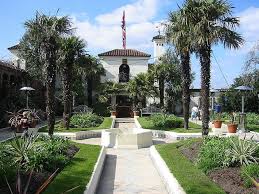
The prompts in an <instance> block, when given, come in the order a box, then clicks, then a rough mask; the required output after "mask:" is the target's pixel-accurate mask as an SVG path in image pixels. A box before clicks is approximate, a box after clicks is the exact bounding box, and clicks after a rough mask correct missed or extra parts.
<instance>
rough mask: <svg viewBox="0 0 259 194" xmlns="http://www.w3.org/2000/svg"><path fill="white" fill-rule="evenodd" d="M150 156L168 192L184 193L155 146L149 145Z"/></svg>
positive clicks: (170, 193)
mask: <svg viewBox="0 0 259 194" xmlns="http://www.w3.org/2000/svg"><path fill="white" fill-rule="evenodd" d="M150 157H151V159H152V161H153V163H154V166H155V167H156V169H157V171H158V173H159V175H160V176H161V178H162V180H163V182H164V184H165V187H166V190H167V191H168V193H169V194H186V192H185V191H184V189H183V188H182V186H181V185H180V184H179V182H178V181H177V179H176V178H175V177H174V175H173V173H171V171H170V170H169V168H168V167H167V165H166V163H165V161H164V160H163V159H162V157H161V156H160V154H159V153H158V151H157V149H156V147H155V146H151V147H150Z"/></svg>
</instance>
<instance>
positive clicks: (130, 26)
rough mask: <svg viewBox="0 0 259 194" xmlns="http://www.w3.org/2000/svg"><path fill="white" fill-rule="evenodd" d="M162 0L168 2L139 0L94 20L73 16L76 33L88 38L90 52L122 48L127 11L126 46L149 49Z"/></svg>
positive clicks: (155, 30)
mask: <svg viewBox="0 0 259 194" xmlns="http://www.w3.org/2000/svg"><path fill="white" fill-rule="evenodd" d="M163 1H165V2H166V0H162V1H161V0H160V1H159V0H137V1H135V2H133V3H131V4H127V5H125V6H122V7H119V8H117V9H115V10H114V11H112V12H110V13H106V14H101V15H97V16H96V17H95V20H94V21H95V22H90V20H88V19H86V20H83V21H80V20H78V18H77V16H74V17H73V19H74V23H75V27H76V28H77V30H76V31H77V34H78V35H79V36H80V37H81V38H83V39H84V40H86V41H87V45H88V46H87V47H88V49H89V50H90V51H94V52H104V51H106V50H109V49H114V48H122V32H121V20H122V13H123V10H125V15H126V31H127V48H135V49H139V50H143V51H147V50H150V48H152V42H151V40H152V37H153V36H154V35H155V34H156V32H157V29H156V26H157V23H158V22H155V21H153V20H154V17H155V16H156V14H157V13H158V10H159V6H161V4H162V2H163ZM158 2H159V3H158ZM158 4H159V5H158ZM94 54H97V53H94Z"/></svg>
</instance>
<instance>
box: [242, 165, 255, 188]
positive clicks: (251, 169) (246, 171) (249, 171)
mask: <svg viewBox="0 0 259 194" xmlns="http://www.w3.org/2000/svg"><path fill="white" fill-rule="evenodd" d="M247 175H249V176H250V177H252V178H255V179H258V178H259V165H258V164H250V165H248V166H243V167H242V168H241V177H242V179H243V180H244V182H245V186H246V187H251V186H252V185H253V183H252V181H251V179H250V178H249V177H248V176H247Z"/></svg>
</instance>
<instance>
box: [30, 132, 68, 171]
mask: <svg viewBox="0 0 259 194" xmlns="http://www.w3.org/2000/svg"><path fill="white" fill-rule="evenodd" d="M39 139H40V141H39V142H38V143H39V146H37V147H36V148H35V149H33V150H31V152H30V154H29V164H28V165H29V166H31V167H33V168H34V170H35V171H42V170H43V169H45V170H47V171H50V172H53V171H55V170H56V169H57V168H58V167H59V168H63V167H64V166H65V165H66V164H67V163H68V162H69V158H68V157H67V156H66V154H65V152H66V150H67V149H68V148H69V146H70V143H69V142H68V140H64V139H62V138H60V137H55V136H54V137H52V138H50V137H48V136H43V137H41V138H39Z"/></svg>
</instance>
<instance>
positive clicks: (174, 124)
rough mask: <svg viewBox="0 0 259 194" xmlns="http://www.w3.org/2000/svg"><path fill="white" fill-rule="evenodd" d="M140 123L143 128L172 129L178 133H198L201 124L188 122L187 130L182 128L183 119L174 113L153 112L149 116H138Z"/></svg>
mask: <svg viewBox="0 0 259 194" xmlns="http://www.w3.org/2000/svg"><path fill="white" fill-rule="evenodd" d="M138 121H139V123H140V125H141V126H142V127H143V128H144V129H154V130H165V131H174V132H178V133H198V132H201V126H200V125H198V124H195V123H192V122H189V130H186V129H184V128H183V119H181V118H179V117H176V116H174V115H165V114H155V115H153V116H149V117H140V118H138Z"/></svg>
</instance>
